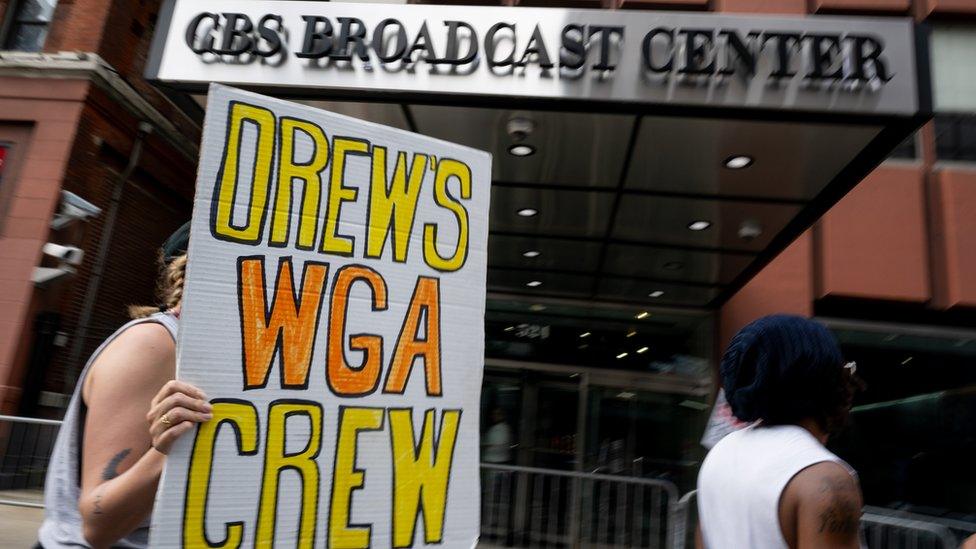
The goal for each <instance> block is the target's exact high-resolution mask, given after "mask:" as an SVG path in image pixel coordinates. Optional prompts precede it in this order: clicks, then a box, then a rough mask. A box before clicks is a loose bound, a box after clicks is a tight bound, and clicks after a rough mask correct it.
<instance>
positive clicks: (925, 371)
mask: <svg viewBox="0 0 976 549" xmlns="http://www.w3.org/2000/svg"><path fill="white" fill-rule="evenodd" d="M838 322H840V324H838V323H833V326H832V327H833V329H834V331H835V333H836V334H837V336H838V339H840V341H841V345H842V347H843V350H844V353H845V357H846V358H848V359H850V360H854V361H857V368H858V374H859V375H860V376H861V377H862V378H863V379H864V381H865V383H866V385H867V388H866V390H865V391H864V392H863V393H861V394H860V395H858V397H857V399H856V400H855V403H854V404H855V405H854V408H853V410H852V414H851V422H850V426H849V428H848V429H847V430H845V432H844V433H843V434H842V435H841V436H840V437H839V438H838V439H837V440H836V441H834V442H833V443H832V446H833V447H834V450H835V451H836V452H837V453H838V454H839V455H840V456H841V457H843V458H844V459H846V460H847V461H849V462H850V463H851V465H853V466H854V467H855V468H856V469H857V470H858V472H859V474H860V479H861V484H862V489H863V491H864V498H865V503H867V504H868V505H875V506H879V507H889V508H894V509H898V510H902V511H909V512H915V513H921V514H927V515H931V516H936V517H941V518H947V519H956V520H968V521H974V520H976V468H974V467H973V466H972V462H973V456H976V332H970V331H960V330H949V329H946V330H941V329H939V328H932V327H924V328H920V329H915V330H913V329H906V328H905V327H901V326H893V325H885V324H877V325H873V326H870V325H869V326H845V325H844V324H843V321H838ZM940 332H941V333H940Z"/></svg>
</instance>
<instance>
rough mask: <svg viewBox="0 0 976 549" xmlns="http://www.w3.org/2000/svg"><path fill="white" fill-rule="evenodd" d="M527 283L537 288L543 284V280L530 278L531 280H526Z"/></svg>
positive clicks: (530, 286)
mask: <svg viewBox="0 0 976 549" xmlns="http://www.w3.org/2000/svg"><path fill="white" fill-rule="evenodd" d="M525 285H526V286H528V287H529V288H537V287H539V286H542V281H541V280H530V281H528V282H526V283H525Z"/></svg>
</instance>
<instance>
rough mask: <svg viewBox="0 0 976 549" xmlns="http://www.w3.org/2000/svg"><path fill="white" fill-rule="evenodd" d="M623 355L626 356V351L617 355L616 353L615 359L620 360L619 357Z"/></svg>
mask: <svg viewBox="0 0 976 549" xmlns="http://www.w3.org/2000/svg"><path fill="white" fill-rule="evenodd" d="M625 356H627V353H620V354H619V355H617V360H620V359H621V358H624V357H625Z"/></svg>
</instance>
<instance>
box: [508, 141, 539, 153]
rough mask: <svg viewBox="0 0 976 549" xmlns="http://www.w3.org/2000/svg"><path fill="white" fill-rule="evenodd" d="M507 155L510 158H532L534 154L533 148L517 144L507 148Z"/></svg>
mask: <svg viewBox="0 0 976 549" xmlns="http://www.w3.org/2000/svg"><path fill="white" fill-rule="evenodd" d="M508 154H510V155H512V156H532V155H533V154H535V147H533V146H532V145H526V144H525V143H518V144H516V145H511V146H510V147H508Z"/></svg>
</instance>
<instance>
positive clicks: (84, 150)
mask: <svg viewBox="0 0 976 549" xmlns="http://www.w3.org/2000/svg"><path fill="white" fill-rule="evenodd" d="M137 127H138V120H136V119H135V118H133V117H132V116H131V115H129V114H128V113H127V112H125V111H123V110H122V109H120V108H119V107H118V106H117V105H115V104H114V103H113V102H112V100H111V99H110V98H108V97H107V96H106V95H105V94H104V92H102V91H100V90H95V91H93V93H92V94H91V96H90V97H89V100H88V104H87V105H86V107H85V109H84V111H83V112H82V116H81V120H80V123H79V128H78V136H77V140H76V145H75V148H74V150H73V151H72V155H71V161H70V164H69V166H68V170H67V174H66V177H65V186H64V187H65V189H66V190H69V191H71V192H74V193H76V194H78V195H80V196H82V197H84V198H85V199H86V200H89V201H91V202H93V203H94V204H95V205H97V206H99V207H100V208H103V211H105V212H107V210H108V208H109V207H110V199H111V196H112V191H113V189H114V188H115V186H116V185H117V184H118V180H119V175H120V173H121V172H122V171H123V170H124V167H125V164H126V162H127V161H128V156H129V153H130V151H131V150H132V146H133V144H134V142H135V138H136V129H137ZM138 166H139V168H138V169H137V170H136V171H135V173H134V175H133V177H132V178H131V180H130V181H129V182H128V183H126V184H125V186H124V189H123V194H122V199H121V203H120V204H121V206H120V208H119V211H118V217H117V219H116V222H115V228H114V231H113V232H112V236H111V246H110V248H109V253H108V256H107V258H108V259H107V262H106V269H105V271H104V274H103V277H102V279H101V282H100V283H99V284H98V288H97V289H96V290H95V291H96V292H97V294H96V307H95V310H94V314H93V316H92V317H91V319H90V321H89V323H88V331H87V336H86V339H85V342H84V346H83V352H82V353H81V356H80V357H79V363H78V364H71V363H70V358H71V357H70V356H69V352H70V349H71V348H72V344H73V339H72V340H71V341H69V344H68V345H67V346H65V347H64V348H61V349H59V350H58V351H57V352H56V353H55V355H54V359H53V364H52V367H51V368H50V370H49V371H48V374H47V375H46V376H45V389H46V390H49V391H54V392H63V391H64V390H65V375H66V374H67V373H70V372H77V369H78V368H80V367H81V366H82V365H83V364H84V362H85V361H86V360H87V359H88V356H89V355H90V354H91V352H92V351H94V349H95V348H96V347H97V346H98V344H99V343H100V342H101V341H102V340H103V339H104V338H105V337H106V336H108V335H109V334H111V333H112V332H113V331H114V330H115V329H116V328H118V326H119V325H121V324H122V323H124V322H125V321H126V319H127V318H128V317H127V314H126V308H127V306H128V305H133V304H152V303H154V302H155V299H154V289H155V282H156V276H157V265H156V251H157V249H158V248H159V245H160V244H161V243H162V242H163V240H165V238H166V237H167V236H168V235H169V234H170V233H171V232H172V231H173V230H174V229H175V228H176V227H178V226H179V225H181V224H182V223H184V222H185V221H186V220H188V219H189V217H190V210H191V203H192V193H193V181H194V172H195V165H194V163H193V162H191V161H189V160H187V159H185V158H182V157H181V156H179V155H178V154H177V153H176V152H175V151H173V150H172V149H171V147H170V146H169V145H168V144H167V143H166V142H165V141H163V140H162V138H161V137H159V136H150V137H149V139H148V141H147V143H146V147H145V149H144V151H143V154H142V157H141V160H140V162H139V165H138ZM105 220H106V215H104V214H103V215H101V216H99V217H98V218H95V219H93V220H92V221H91V222H90V223H89V226H88V230H87V231H86V232H85V235H84V238H83V239H82V240H81V241H80V242H79V243H78V244H76V245H78V246H80V247H82V248H83V249H85V250H86V254H88V255H87V256H86V258H85V262H84V264H83V265H81V266H80V267H79V269H78V273H77V275H76V276H75V277H74V278H73V279H72V281H71V285H70V289H69V290H68V291H66V292H65V293H64V294H63V295H62V296H61V298H60V300H59V302H58V303H57V306H56V307H55V309H54V310H59V311H61V313H62V330H63V331H64V332H66V333H67V334H68V335H69V338H73V337H74V334H75V333H76V330H77V327H78V320H79V315H80V313H81V309H82V303H83V300H84V298H85V295H86V294H87V293H88V292H89V291H91V290H90V288H91V287H90V286H89V283H90V281H91V278H92V269H93V267H94V262H95V256H96V253H97V250H98V248H99V242H100V241H101V239H102V237H103V235H104V234H105V227H104V223H105Z"/></svg>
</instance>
